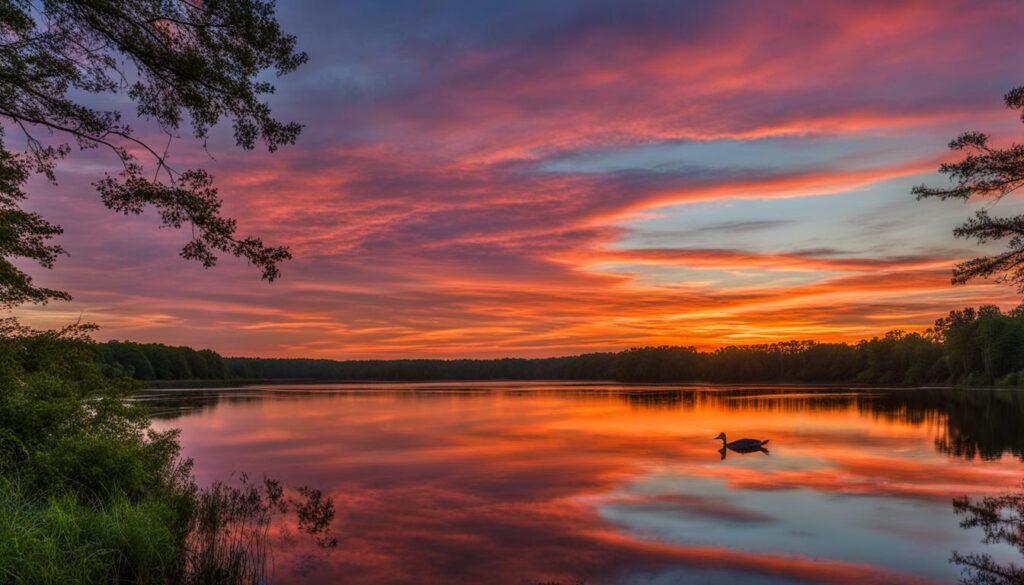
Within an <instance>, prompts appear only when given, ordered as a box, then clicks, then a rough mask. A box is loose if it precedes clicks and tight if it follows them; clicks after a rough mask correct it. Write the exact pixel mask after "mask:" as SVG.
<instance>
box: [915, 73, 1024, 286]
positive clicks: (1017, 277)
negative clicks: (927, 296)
mask: <svg viewBox="0 0 1024 585" xmlns="http://www.w3.org/2000/svg"><path fill="white" fill-rule="evenodd" d="M1004 101H1005V102H1006V107H1008V108H1010V109H1014V110H1022V111H1024V86H1021V87H1017V88H1015V89H1012V90H1010V92H1009V93H1007V94H1006V96H1005V97H1004ZM1021 121H1024V113H1022V114H1021ZM990 140H991V138H990V136H989V135H987V134H984V133H982V132H966V133H964V134H961V135H960V136H959V137H957V138H956V139H954V140H953V141H952V142H950V143H949V148H950V149H952V150H954V151H957V152H963V153H964V157H963V159H961V160H960V161H957V162H952V163H945V164H943V165H941V166H940V167H939V172H940V173H943V174H945V175H947V176H948V177H949V180H950V182H951V183H952V186H950V187H929V186H927V185H919V186H917V187H914V189H913V191H912V192H913V193H914V194H915V195H917V198H918V199H925V198H938V199H941V200H946V199H960V200H963V201H968V200H971V199H988V200H994V201H998V200H999V199H1002V198H1003V197H1006V196H1007V195H1009V194H1010V193H1013V192H1014V191H1016V190H1017V189H1019V188H1020V187H1021V186H1022V185H1024V144H1011V145H1010V146H1008V147H1006V148H996V147H994V146H992V145H991V144H990ZM953 234H954V235H956V237H958V238H968V239H974V240H977V242H978V243H979V244H985V243H988V242H1000V241H1003V240H1006V241H1007V246H1006V250H1005V251H1003V252H1001V253H999V254H996V255H994V256H982V257H979V258H972V259H970V260H967V261H965V262H961V263H960V264H958V265H957V266H956V268H955V269H954V271H953V283H954V284H963V283H966V282H968V281H970V280H972V279H975V278H987V277H990V276H995V277H996V280H997V281H998V282H1006V283H1011V284H1013V285H1015V286H1016V287H1017V288H1018V290H1020V291H1021V292H1024V215H1015V216H1012V217H994V216H992V215H991V214H989V212H988V210H987V209H982V210H980V211H977V212H976V213H975V214H974V217H972V218H970V219H968V220H967V221H965V222H964V223H963V224H961V225H960V226H959V227H957V228H956V229H955V230H954V231H953Z"/></svg>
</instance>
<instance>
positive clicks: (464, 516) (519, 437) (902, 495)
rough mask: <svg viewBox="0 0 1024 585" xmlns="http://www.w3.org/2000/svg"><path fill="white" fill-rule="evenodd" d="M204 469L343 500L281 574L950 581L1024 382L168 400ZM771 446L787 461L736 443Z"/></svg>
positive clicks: (973, 539) (999, 482) (512, 386)
mask: <svg viewBox="0 0 1024 585" xmlns="http://www.w3.org/2000/svg"><path fill="white" fill-rule="evenodd" d="M152 397H153V399H154V400H153V402H154V405H155V409H156V410H157V411H158V413H159V414H158V417H159V419H158V423H157V424H158V426H160V427H162V428H168V427H178V428H181V429H182V435H181V438H182V443H183V445H184V448H185V452H186V454H187V455H188V456H190V457H193V458H194V459H195V463H196V474H197V476H198V478H199V479H200V481H202V482H210V481H213V480H216V479H226V478H228V477H230V476H231V474H233V473H237V472H247V473H249V474H250V475H256V476H259V475H262V474H266V475H268V476H272V477H276V478H278V479H281V480H282V481H284V482H285V483H287V484H291V485H301V484H309V485H311V486H314V487H319V488H321V489H323V490H324V491H325V492H330V494H331V495H332V496H333V497H334V500H335V504H336V506H337V509H338V513H337V518H336V520H335V532H336V535H337V537H338V541H339V542H338V546H337V548H335V549H330V550H323V549H319V548H317V547H316V546H314V545H313V544H312V543H311V542H306V541H304V540H302V539H301V538H296V537H294V536H293V535H291V534H290V533H288V532H285V533H284V536H282V537H281V538H280V540H279V542H277V543H276V546H275V556H274V563H275V567H276V570H275V575H276V577H277V581H278V582H281V583H287V584H291V583H295V584H297V583H316V582H330V583H335V582H336V583H347V584H388V583H420V584H434V583H437V584H441V583H444V584H470V583H472V584H482V583H495V584H505V583H507V584H515V585H526V584H529V583H537V582H540V581H561V582H563V583H572V582H576V581H579V580H581V579H583V580H585V581H586V583H588V584H596V583H637V584H641V583H645V584H646V583H651V584H663V583H664V584H667V583H680V582H682V583H691V582H692V583H723V584H725V583H727V584H739V585H754V584H757V585H760V584H768V583H850V584H858V585H862V584H865V583H933V582H937V583H949V582H953V581H955V580H956V578H957V576H958V574H959V571H958V569H957V567H955V566H952V565H950V564H949V563H948V558H949V555H950V553H951V551H952V550H953V549H958V550H960V551H961V552H969V551H982V550H984V551H987V552H990V553H992V554H994V555H995V556H996V557H997V558H998V559H1000V560H1003V561H1005V560H1019V559H1015V557H1016V556H1017V553H1016V552H1015V551H1013V550H1012V549H1010V548H1008V547H1004V546H989V547H985V546H983V545H982V544H981V543H980V540H981V535H980V533H979V532H975V531H968V530H964V529H962V528H960V527H959V525H958V522H957V518H956V517H955V516H954V514H953V510H952V506H951V503H950V500H951V498H953V497H955V496H959V495H964V494H968V495H982V494H1000V493H1003V492H1006V491H1009V490H1013V489H1015V488H1016V489H1020V487H1021V481H1022V479H1024V464H1022V463H1021V457H1022V456H1024V394H1021V393H1018V392H1015V391H1005V392H966V391H950V390H944V389H934V390H907V389H900V390H879V389H871V390H864V389H858V390H839V389H835V388H828V389H820V388H819V389H815V388H806V387H798V388H797V387H790V388H786V387H778V386H772V387H752V386H742V387H733V388H723V387H710V388H704V387H692V386H678V387H677V386H674V387H666V386H626V385H611V384H564V383H445V384H376V385H325V386H266V387H257V388H247V389H244V390H216V391H210V390H204V391H194V390H193V391H164V392H159V393H157V392H154V393H152ZM722 431H724V432H726V433H727V434H728V435H729V438H730V439H736V438H741V437H756V438H760V439H769V440H770V441H771V442H770V443H769V445H768V447H769V448H770V454H763V453H752V454H747V455H740V454H736V453H731V452H730V453H727V456H726V457H725V458H724V459H722V458H721V455H720V453H719V451H718V449H719V447H720V442H716V441H713V440H711V437H714V436H715V435H717V434H718V433H719V432H722Z"/></svg>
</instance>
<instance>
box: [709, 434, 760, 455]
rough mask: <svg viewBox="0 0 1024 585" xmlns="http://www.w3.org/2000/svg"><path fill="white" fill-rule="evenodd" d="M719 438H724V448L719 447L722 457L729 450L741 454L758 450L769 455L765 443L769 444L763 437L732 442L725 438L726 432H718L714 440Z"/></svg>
mask: <svg viewBox="0 0 1024 585" xmlns="http://www.w3.org/2000/svg"><path fill="white" fill-rule="evenodd" d="M719 439H721V440H722V448H721V449H719V450H718V452H719V453H721V454H722V459H725V454H726V452H727V451H735V452H737V453H740V454H741V455H746V454H747V453H754V452H756V451H760V452H761V453H764V454H765V455H768V449H766V448H765V445H767V444H768V441H767V440H764V441H762V440H761V439H736V440H735V441H732V442H730V441H728V440H727V439H726V438H725V433H718V436H717V437H715V439H714V440H716V441H717V440H719Z"/></svg>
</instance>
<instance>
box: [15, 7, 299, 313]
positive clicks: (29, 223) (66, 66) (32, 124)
mask: <svg viewBox="0 0 1024 585" xmlns="http://www.w3.org/2000/svg"><path fill="white" fill-rule="evenodd" d="M305 61H306V54H305V53H302V52H299V51H296V49H295V38H294V37H293V36H291V35H287V34H284V33H283V32H282V30H281V28H280V26H279V25H278V23H277V21H276V19H275V15H274V3H273V1H272V0H232V1H225V0H202V1H199V0H38V1H34V2H30V1H28V0H0V117H2V118H4V119H5V120H6V121H7V122H8V124H6V125H3V126H0V304H2V305H4V306H12V305H16V304H20V303H25V302H37V303H39V302H46V301H47V300H49V299H68V298H69V296H68V295H67V293H64V292H62V291H56V290H51V289H46V288H40V287H37V286H35V285H34V284H33V282H32V279H31V278H30V277H29V276H28V275H27V274H25V273H24V272H22V271H21V270H19V269H18V268H17V267H16V266H15V265H14V264H13V263H12V260H13V259H16V258H25V259H29V260H32V261H35V262H36V263H38V264H40V265H42V266H43V267H47V268H49V267H52V266H53V264H54V262H55V261H56V259H57V257H58V256H59V255H60V254H62V253H63V252H64V250H63V249H62V248H61V247H60V246H58V245H56V244H54V243H52V240H53V238H54V237H55V236H57V235H59V234H60V233H61V228H60V227H59V226H56V225H53V224H51V223H49V222H47V221H46V220H45V219H44V218H43V217H41V216H39V215H38V214H35V213H30V212H26V211H24V210H23V209H21V204H22V202H23V201H24V200H25V197H26V193H25V192H24V190H23V187H24V185H25V182H26V181H27V180H28V178H29V177H30V176H31V175H33V174H35V173H42V174H43V175H45V176H46V177H47V178H48V179H49V180H50V181H55V179H56V177H55V173H54V169H55V166H56V164H57V163H58V162H59V161H60V160H61V159H63V158H64V157H65V156H67V155H68V154H69V153H70V151H71V144H74V145H75V146H77V147H79V148H81V149H91V148H99V147H103V148H106V149H108V150H109V151H110V152H112V153H113V155H114V157H115V158H116V159H117V160H118V162H120V163H121V170H120V172H119V173H117V174H107V175H105V176H103V177H102V178H99V180H98V181H97V182H96V183H95V186H96V187H97V189H98V191H99V193H100V195H101V197H102V199H103V202H104V203H105V204H106V205H107V206H108V207H110V208H111V209H113V210H114V211H117V212H121V213H124V214H138V213H141V212H142V211H143V210H144V209H145V208H146V207H149V206H152V207H154V208H155V209H156V210H157V211H158V212H159V214H160V219H161V221H162V224H163V225H164V226H167V227H172V228H181V227H182V226H184V225H186V224H190V225H191V227H192V231H193V234H194V235H193V237H192V239H191V240H190V241H189V242H188V243H187V244H186V245H185V246H184V248H183V249H182V251H181V256H182V257H184V258H186V259H191V260H197V261H199V262H201V263H202V264H203V266H205V267H210V266H213V265H214V264H215V263H216V261H217V253H219V252H222V253H228V254H232V255H234V256H238V257H241V258H245V259H246V260H248V261H249V262H250V263H251V264H253V265H255V266H256V267H258V268H259V269H260V270H261V271H262V275H263V278H264V279H266V280H271V281H272V280H274V279H275V278H277V277H278V276H279V275H280V272H279V264H280V263H281V262H282V261H284V260H286V259H288V258H290V254H289V252H288V250H287V249H286V248H281V247H271V246H267V245H265V244H264V243H263V242H262V241H261V240H260V239H259V238H256V237H240V236H238V235H237V234H236V231H237V225H236V223H235V220H233V219H231V218H227V217H224V216H222V215H221V212H220V206H221V200H220V198H219V196H218V193H217V189H216V187H214V185H213V179H212V177H211V176H210V175H209V174H208V173H206V172H205V171H203V170H202V169H189V170H180V171H179V170H177V169H174V168H172V167H171V166H170V164H169V163H168V158H167V152H168V151H167V147H163V148H159V149H158V148H155V147H152V146H150V145H149V144H147V143H146V142H145V141H143V140H141V139H140V138H138V137H137V135H136V133H135V132H134V131H133V129H132V128H131V127H130V126H129V125H127V124H126V123H124V122H123V121H122V114H121V112H119V111H115V110H101V109H96V108H93V107H90V106H87V105H84V104H83V103H81V102H80V101H76V98H80V97H81V96H83V95H84V94H89V93H92V94H112V93H124V94H126V95H127V96H128V97H129V98H130V99H131V100H132V101H133V102H134V103H135V105H136V109H137V114H138V116H139V117H140V118H143V119H148V120H153V121H155V122H156V124H158V125H159V127H160V128H161V129H162V130H163V131H164V132H165V133H166V135H167V138H168V141H167V144H168V145H170V143H171V140H172V139H173V138H175V137H176V136H177V134H176V132H177V130H178V129H179V127H180V126H181V125H182V123H183V120H185V119H187V120H188V124H189V125H190V126H191V129H192V133H193V134H194V136H195V137H196V138H197V139H198V140H200V141H202V142H203V144H204V145H205V143H206V139H207V137H208V133H209V131H210V129H211V128H212V127H213V126H214V125H215V124H217V123H218V122H219V121H220V120H222V119H230V120H232V122H233V126H234V137H235V141H236V143H237V144H238V145H239V146H241V147H242V148H244V149H247V150H248V149H253V148H255V146H256V144H257V143H263V144H264V145H266V147H267V148H268V149H269V150H270V151H274V150H276V149H277V148H278V146H280V145H283V144H290V143H292V142H294V141H295V138H296V137H297V136H298V134H299V132H300V130H301V126H300V125H298V124H296V123H284V122H280V121H278V120H276V119H275V118H274V117H273V116H272V115H271V111H270V107H269V106H268V105H267V104H266V103H265V102H264V101H262V99H263V97H264V96H265V95H267V94H270V93H272V92H273V90H274V86H273V84H271V83H268V82H266V81H262V80H259V79H257V76H258V75H259V74H260V73H261V72H263V71H265V70H268V69H273V70H275V71H276V72H277V74H278V75H283V74H286V73H289V72H291V71H294V70H295V69H296V68H297V67H299V66H300V65H301V64H302V63H304V62H305ZM7 133H15V134H16V135H20V136H22V137H23V139H24V140H25V148H24V149H23V150H21V151H17V152H16V151H13V150H12V149H11V146H10V140H8V139H9V138H10V137H9V136H6V135H5V134H7ZM136 153H143V154H140V155H138V156H137V155H136Z"/></svg>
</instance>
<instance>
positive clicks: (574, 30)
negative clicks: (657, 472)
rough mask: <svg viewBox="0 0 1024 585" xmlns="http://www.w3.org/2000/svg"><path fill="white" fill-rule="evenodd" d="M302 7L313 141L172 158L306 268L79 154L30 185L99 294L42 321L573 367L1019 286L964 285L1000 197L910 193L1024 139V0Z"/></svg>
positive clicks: (1008, 205)
mask: <svg viewBox="0 0 1024 585" xmlns="http://www.w3.org/2000/svg"><path fill="white" fill-rule="evenodd" d="M279 4H280V5H279V6H278V15H279V18H280V20H281V22H282V25H283V27H284V28H285V30H287V31H289V32H291V33H293V34H295V35H297V36H298V39H299V47H300V48H301V49H303V50H305V51H306V52H308V53H309V56H310V61H309V63H308V64H307V65H306V66H304V67H303V68H301V69H300V70H299V71H298V72H297V73H294V74H292V75H289V76H286V77H283V78H281V79H278V80H276V83H277V87H278V91H277V93H276V94H275V95H274V96H272V99H271V102H270V103H271V105H272V106H273V107H274V109H275V113H276V114H277V116H278V117H280V118H283V119H286V120H295V121H298V122H301V123H303V124H305V125H306V127H305V130H304V132H303V134H302V136H301V137H300V138H299V142H298V144H296V145H295V146H291V147H284V148H282V149H281V150H280V151H278V152H276V153H273V154H270V153H267V152H265V151H260V150H257V151H253V152H245V151H243V150H241V149H239V148H236V147H235V146H234V145H233V142H232V140H231V132H230V128H229V127H227V125H225V127H223V128H220V129H219V131H218V132H215V133H214V136H213V137H212V139H211V140H210V143H209V146H208V150H209V152H206V151H204V150H203V149H202V145H201V144H200V143H198V142H197V141H195V140H192V139H191V137H190V135H189V134H188V132H187V129H186V128H182V130H181V134H182V138H181V140H178V141H176V142H175V143H174V144H173V145H172V147H171V161H172V163H173V164H174V165H175V166H176V167H180V168H188V167H192V166H202V167H204V168H207V169H209V170H210V171H211V172H212V173H213V174H214V175H215V176H216V178H217V182H218V184H219V186H220V188H221V194H222V196H223V197H224V199H225V201H226V203H225V211H226V212H227V213H228V214H229V215H232V216H234V217H237V218H238V219H239V224H240V232H242V234H243V235H244V234H249V233H252V234H256V235H259V236H261V237H263V238H264V239H265V240H266V241H268V242H269V243H272V244H286V245H288V246H290V247H291V249H292V252H293V253H294V255H295V259H294V260H293V261H292V262H289V263H288V264H286V265H285V266H284V267H283V272H284V274H283V277H282V279H281V280H280V281H278V282H275V283H272V284H267V283H264V282H262V281H260V280H259V272H258V270H256V269H255V268H252V267H249V266H246V265H245V263H244V262H241V261H237V260H233V259H226V258H223V259H222V260H221V263H220V264H219V265H218V266H217V267H216V268H215V269H212V270H204V269H203V268H202V267H201V266H199V265H197V264H195V263H190V262H186V261H184V260H181V259H180V258H179V257H178V250H179V249H180V247H181V246H182V245H183V244H184V243H185V242H186V241H187V239H188V237H189V234H188V233H187V231H186V232H176V231H172V230H158V229H157V225H158V218H156V217H155V216H154V215H153V214H147V215H143V216H140V217H123V216H118V215H116V214H114V213H112V212H110V211H109V210H107V209H105V208H104V207H103V205H102V203H101V202H100V200H99V197H98V195H97V194H96V192H95V191H94V190H93V189H92V188H91V187H90V186H89V184H90V183H91V182H92V181H94V180H96V179H97V178H98V176H100V175H101V174H102V172H103V171H105V170H114V169H115V165H116V164H117V163H116V161H115V160H114V158H113V156H112V155H110V153H108V152H103V151H99V150H97V151H87V152H74V153H72V155H71V156H70V157H69V158H68V159H67V160H66V161H64V162H63V163H62V165H61V166H60V167H59V172H58V180H59V185H58V186H51V185H48V184H46V183H45V182H44V181H42V180H35V181H34V182H33V183H32V186H31V187H32V188H31V189H30V191H29V192H30V193H31V195H32V197H31V200H30V203H29V206H30V207H32V208H33V209H34V210H37V211H40V212H42V213H43V214H44V215H45V216H46V217H47V218H48V219H50V220H52V221H54V222H56V223H60V224H62V225H64V227H65V230H66V233H65V235H64V236H63V237H62V239H61V243H62V244H63V245H64V246H65V247H66V248H67V249H68V251H69V253H70V255H69V256H67V257H64V258H62V259H61V260H60V261H59V262H58V264H57V266H56V268H55V269H54V270H51V271H46V270H42V269H39V268H38V267H29V265H26V268H29V270H30V272H31V274H32V275H33V276H34V277H35V278H36V280H37V281H38V282H39V283H40V284H42V285H46V286H54V287H60V288H64V289H66V290H68V291H70V292H71V293H72V294H73V295H74V297H75V299H74V301H73V302H70V303H60V302H55V303H51V304H50V305H47V306H45V307H30V308H27V309H22V310H20V311H19V312H20V313H21V314H22V315H23V316H24V318H25V319H26V320H27V321H28V322H30V323H32V324H34V325H40V326H56V325H60V324H64V323H67V322H69V321H74V320H76V319H79V318H80V317H81V319H83V320H85V321H90V322H94V323H97V324H98V325H100V326H101V330H100V332H99V337H100V338H102V339H112V338H116V339H132V340H136V341H159V342H163V343H169V344H176V345H177V344H181V345H190V346H193V347H209V348H212V349H215V350H217V351H219V352H220V353H222V354H224V355H258V356H296V357H298V356H309V357H329V358H366V357H455V356H469V357H492V356H505V355H516V356H549V355H561V354H567V353H576V352H583V351H596V350H618V349H622V348H625V347H629V346H636V345H652V344H659V345H660V344H672V345H696V346H699V347H701V348H713V347H717V346H721V345H729V344H747V343H763V342H771V341H779V340H786V339H794V338H796V339H812V338H813V339H818V340H847V341H855V340H858V339H860V338H863V337H865V336H870V335H874V334H878V333H882V332H884V331H886V330H888V329H893V328H902V329H910V330H921V329H924V328H925V327H927V326H928V325H930V324H931V323H932V322H933V321H934V320H935V319H936V318H937V317H940V316H942V315H943V314H945V313H946V312H947V311H949V310H950V309H952V308H958V307H962V306H966V305H972V304H973V305H977V304H981V303H995V304H999V305H1000V306H1002V307H1004V308H1009V307H1012V306H1015V305H1017V304H1018V303H1019V302H1020V296H1019V295H1018V294H1017V293H1016V292H1015V291H1014V290H1013V289H1012V288H1009V287H1005V286H999V285H993V284H984V283H982V284H978V285H972V286H958V287H953V286H951V285H950V283H949V275H950V269H951V267H952V265H953V264H954V263H955V262H957V261H958V260H962V259H964V258H967V257H970V256H971V255H973V254H976V253H978V251H979V250H978V248H977V247H976V246H975V245H974V244H973V243H972V242H967V241H961V240H956V239H954V238H953V236H952V234H951V230H952V229H953V227H954V226H955V225H957V224H958V223H959V222H960V221H962V220H963V219H964V218H966V217H967V216H968V215H969V214H970V213H971V212H972V210H973V209H974V208H975V207H972V206H965V205H963V204H961V203H956V202H945V203H943V202H939V201H931V200H929V201H923V202H917V201H915V200H914V198H913V196H911V195H910V189H911V187H912V186H913V185H916V184H920V183H933V184H939V183H941V182H943V181H945V179H944V178H942V177H941V176H939V175H938V174H937V173H935V169H936V167H937V166H938V164H939V163H940V162H941V161H942V160H945V159H948V158H949V156H950V155H949V153H948V151H947V150H946V147H945V145H946V143H947V142H948V141H949V140H950V139H951V138H953V137H955V136H956V135H957V134H958V133H960V132H962V131H965V130H984V131H988V132H991V133H992V134H994V136H995V137H996V142H997V143H998V144H1005V143H1006V142H1008V141H1010V140H1013V139H1016V140H1018V141H1019V140H1020V139H1021V136H1022V135H1024V126H1022V125H1021V122H1020V119H1019V113H1016V112H1012V111H1009V110H1006V109H1005V108H1004V107H1003V103H1002V95H1003V94H1004V93H1005V92H1006V91H1007V90H1008V89H1010V88H1011V87H1013V86H1015V85H1020V84H1022V83H1024V35H1022V34H1021V32H1020V29H1021V23H1022V22H1024V2H1019V1H1006V2H999V1H988V2H943V1H935V0H926V1H920V2H890V1H885V2H870V1H865V0H857V1H854V2H827V3H826V2H820V1H806V2H796V1H792V2H788V1H787V2H760V1H756V2H755V1H750V2H686V3H684V2H629V3H618V2H617V3H611V2H596V1H588V2H570V1H559V2H550V1H538V2H526V1H516V2H493V3H492V2H472V3H466V2H461V3H455V2H452V3H440V2H436V3H435V2H421V1H418V0H413V1H410V2H381V1H377V0H374V1H365V2H343V3H340V2H339V3H335V2H314V1H312V0H309V1H297V0H281V1H280V3H279ZM90 99H93V100H95V98H90ZM112 100H113V101H112ZM97 103H100V104H101V105H104V106H105V107H111V105H117V106H119V107H123V108H124V109H125V110H127V111H131V110H132V109H133V106H132V105H131V104H130V103H129V102H128V101H127V98H125V97H123V96H121V97H110V98H106V99H105V101H101V102H97ZM135 126H136V128H137V130H138V131H139V132H140V134H141V135H143V136H149V137H150V138H151V139H152V140H153V141H154V142H155V143H158V144H160V145H162V144H163V143H164V141H165V140H166V139H165V138H162V137H161V136H160V135H159V132H158V131H157V130H156V129H155V128H153V127H152V126H151V125H147V124H145V123H144V122H139V123H137V124H136V125H135ZM12 146H14V145H13V144H12ZM1022 209H1024V205H1021V204H1020V203H1018V202H1016V201H1011V200H1006V201H1003V202H1000V203H999V204H998V205H997V206H996V207H995V208H994V211H996V212H999V213H1005V214H1010V213H1019V212H1021V210H1022Z"/></svg>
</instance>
